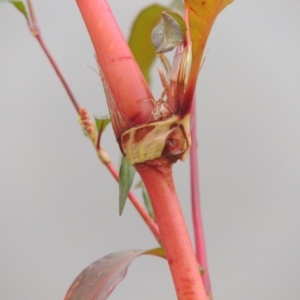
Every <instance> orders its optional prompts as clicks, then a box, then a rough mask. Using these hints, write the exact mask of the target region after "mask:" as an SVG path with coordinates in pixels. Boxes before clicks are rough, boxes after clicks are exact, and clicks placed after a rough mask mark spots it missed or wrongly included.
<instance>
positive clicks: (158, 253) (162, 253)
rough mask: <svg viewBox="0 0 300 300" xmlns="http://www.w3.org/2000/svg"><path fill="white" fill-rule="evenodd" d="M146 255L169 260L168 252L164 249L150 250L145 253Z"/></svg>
mask: <svg viewBox="0 0 300 300" xmlns="http://www.w3.org/2000/svg"><path fill="white" fill-rule="evenodd" d="M144 254H149V255H155V256H159V257H162V258H165V259H166V258H167V256H166V251H165V249H164V248H162V247H159V248H154V249H150V250H148V251H146V252H144Z"/></svg>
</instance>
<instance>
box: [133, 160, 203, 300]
mask: <svg viewBox="0 0 300 300" xmlns="http://www.w3.org/2000/svg"><path fill="white" fill-rule="evenodd" d="M136 169H137V171H138V172H139V174H140V176H141V178H142V179H143V182H144V184H145V186H146V188H147V191H148V194H149V196H150V199H151V203H152V206H153V210H154V213H155V217H156V221H157V224H158V227H159V230H160V235H161V240H162V243H163V247H164V249H165V251H166V256H167V259H168V263H169V266H170V271H171V273H172V277H173V281H174V285H175V289H176V293H177V297H178V299H179V300H206V299H207V295H206V292H205V289H204V286H203V283H202V280H201V275H200V272H199V269H198V263H197V260H196V257H195V254H194V251H193V248H192V245H191V241H190V239H189V235H188V231H187V228H186V225H185V221H184V218H183V215H182V211H181V208H180V204H179V200H178V198H177V194H176V191H175V186H174V182H173V178H172V164H170V162H169V161H168V160H163V159H161V160H157V161H152V162H151V163H150V162H149V163H148V164H139V165H136Z"/></svg>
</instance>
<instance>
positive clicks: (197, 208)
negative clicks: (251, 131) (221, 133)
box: [190, 96, 212, 295]
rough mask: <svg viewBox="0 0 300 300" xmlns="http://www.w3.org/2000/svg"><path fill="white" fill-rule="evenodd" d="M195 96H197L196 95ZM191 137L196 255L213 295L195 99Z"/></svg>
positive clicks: (203, 276) (204, 282)
mask: <svg viewBox="0 0 300 300" xmlns="http://www.w3.org/2000/svg"><path fill="white" fill-rule="evenodd" d="M194 97H195V96H194ZM191 139H192V145H191V149H190V176H191V193H192V217H193V227H194V237H195V245H196V256H197V259H198V262H199V264H200V265H201V266H202V267H203V269H204V271H205V272H204V274H203V275H202V280H203V284H204V286H205V290H206V293H207V294H208V295H211V294H212V292H211V283H210V277H209V271H208V263H207V257H206V248H205V238H204V229H203V222H202V216H201V204H200V188H199V163H198V153H197V148H198V144H197V126H196V101H195V99H193V102H192V109H191Z"/></svg>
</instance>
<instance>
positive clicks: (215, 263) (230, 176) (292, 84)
mask: <svg viewBox="0 0 300 300" xmlns="http://www.w3.org/2000/svg"><path fill="white" fill-rule="evenodd" d="M149 3H150V1H146V0H145V1H137V0H128V1H116V0H115V1H113V0H111V1H110V4H111V7H112V9H113V12H114V13H115V16H116V18H117V20H118V22H119V24H120V26H121V28H122V31H123V32H124V34H125V35H126V36H128V32H129V29H130V26H131V20H132V19H133V17H134V16H135V15H136V14H137V12H138V11H139V10H140V9H141V8H142V7H144V6H145V5H147V4H149ZM161 3H165V4H167V3H168V1H162V2H161ZM35 7H36V11H37V16H38V20H39V23H40V27H41V30H42V33H43V37H44V39H45V41H46V44H47V45H48V47H49V49H50V50H51V52H52V54H53V55H54V57H55V59H56V61H57V62H58V64H59V65H60V67H61V70H62V71H63V73H64V74H65V76H66V78H67V80H68V81H69V83H70V85H71V87H72V89H73V91H74V93H75V94H76V96H77V97H78V99H79V102H80V103H81V104H82V105H83V106H85V107H86V108H88V110H89V111H90V112H91V113H92V114H98V115H105V114H106V113H107V108H106V104H105V99H104V95H103V90H102V86H101V83H100V79H99V77H98V76H97V75H96V74H95V72H93V71H92V70H90V69H89V68H87V67H85V66H84V64H87V65H89V66H91V67H93V68H96V64H95V60H94V58H93V53H94V52H93V48H92V46H91V42H90V40H89V37H88V34H87V31H86V29H85V27H84V24H83V21H82V19H81V16H80V14H79V11H78V8H77V6H76V3H75V1H58V0H55V1H54V0H53V1H38V0H36V1H35ZM0 26H1V27H0V45H1V48H0V49H1V51H0V53H1V55H0V99H1V101H0V103H1V108H0V136H1V142H0V249H1V250H0V299H1V300H17V299H23V300H33V299H44V300H48V299H49V300H50V299H63V297H64V295H65V292H66V291H67V289H68V287H69V285H70V284H71V283H72V281H73V280H74V279H75V277H76V276H77V275H78V274H79V272H80V271H81V270H82V269H83V268H85V267H86V266H87V265H88V264H90V263H91V262H92V261H94V260H95V259H97V258H99V257H101V256H104V255H105V254H107V253H110V252H115V251H119V250H123V249H132V248H145V249H147V248H151V247H153V246H155V245H156V243H155V240H154V239H153V237H152V236H151V234H150V233H149V231H148V229H147V228H146V226H145V225H144V224H143V222H142V221H141V219H140V217H139V216H138V215H137V213H136V212H135V211H134V209H133V207H132V205H131V204H130V203H127V205H126V207H125V211H124V214H123V216H122V217H119V216H118V204H117V196H118V189H117V185H116V183H115V182H114V180H113V179H112V177H111V176H110V175H109V174H108V172H107V171H106V170H105V168H104V167H103V166H102V165H101V164H100V163H99V162H98V160H97V158H96V155H95V153H94V151H93V149H92V147H91V145H90V143H89V141H88V140H87V139H86V138H85V137H84V136H83V134H82V131H81V129H80V127H79V126H78V124H77V122H76V114H75V113H74V110H73V108H72V107H71V105H70V103H69V100H68V98H67V96H66V93H65V92H64V90H63V88H62V87H61V85H60V83H59V81H58V79H57V77H56V75H55V74H54V72H53V70H52V69H51V67H50V66H49V63H48V61H47V60H46V59H45V56H44V54H43V53H42V51H41V49H40V48H39V46H38V44H37V42H36V41H35V39H34V38H32V37H31V35H30V33H29V31H28V30H27V28H26V24H25V22H24V19H23V17H22V16H21V15H20V14H19V13H18V12H16V11H14V9H13V8H12V7H11V6H10V5H8V4H3V5H1V6H0ZM299 31H300V1H299V0H285V1H279V0H265V1H258V0H253V1H235V2H234V3H233V4H231V5H230V6H229V7H228V8H226V9H225V10H224V12H223V13H222V14H221V15H220V17H219V18H218V20H217V22H216V24H215V27H214V29H213V30H212V34H211V36H210V39H209V43H208V47H207V48H208V52H207V55H206V61H205V64H204V67H203V69H202V71H201V75H200V80H199V84H198V88H197V95H198V103H199V104H198V136H199V155H200V168H201V169H200V172H201V196H202V203H203V204H202V205H203V215H204V221H205V234H206V240H207V248H208V249H207V250H208V258H209V265H210V269H211V276H212V282H213V289H214V295H215V299H222V300H223V299H224V300H253V299H256V300H258V299H262V300H266V299H270V300H271V299H300V274H299V269H300V259H299V253H300V229H299V227H300V220H299V212H300V204H299V203H300V184H299V179H300V141H299V134H300V120H299V113H300V101H299V100H300V99H299V96H300V58H299V54H300V35H299ZM155 69H156V68H154V69H153V71H154V74H155V76H156V78H157V77H158V76H157V75H156V74H157V73H155V72H156V71H155ZM153 91H154V94H155V95H156V96H158V95H159V92H160V91H161V87H160V85H159V83H158V80H157V79H156V80H154V84H153ZM103 145H104V146H105V148H106V149H107V150H108V151H109V153H110V155H111V157H112V159H113V161H114V162H115V163H116V164H117V163H118V162H119V150H118V147H117V144H116V142H115V141H114V138H113V136H112V131H111V129H109V130H108V131H107V132H106V134H105V136H104V140H103ZM174 173H175V179H176V182H177V186H178V192H179V196H180V199H181V202H182V206H183V210H184V213H185V215H186V218H187V222H188V226H189V228H190V229H192V226H191V216H190V206H189V175H188V163H187V162H185V163H178V164H176V166H175V167H174ZM110 299H175V293H174V291H173V287H172V282H171V279H170V275H169V271H168V268H167V264H166V262H165V261H163V260H161V259H157V258H152V257H142V258H139V259H138V260H137V261H135V262H134V263H133V264H132V266H131V268H130V270H129V273H128V275H127V277H126V280H124V281H123V282H122V283H121V284H120V285H119V286H118V287H117V288H116V290H115V292H114V293H113V294H112V295H111V297H110Z"/></svg>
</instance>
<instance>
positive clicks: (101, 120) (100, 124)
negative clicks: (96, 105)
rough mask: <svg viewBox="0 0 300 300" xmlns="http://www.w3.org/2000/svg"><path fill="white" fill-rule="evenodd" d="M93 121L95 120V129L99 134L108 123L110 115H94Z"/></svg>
mask: <svg viewBox="0 0 300 300" xmlns="http://www.w3.org/2000/svg"><path fill="white" fill-rule="evenodd" d="M94 119H95V122H96V127H97V131H98V133H99V134H101V133H102V132H103V131H104V129H105V128H106V126H107V125H108V124H109V123H110V117H109V116H105V117H96V116H95V117H94Z"/></svg>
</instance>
